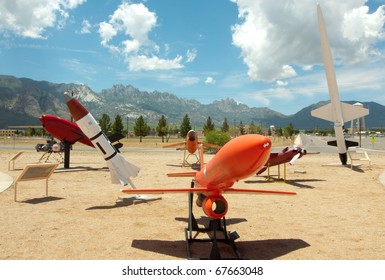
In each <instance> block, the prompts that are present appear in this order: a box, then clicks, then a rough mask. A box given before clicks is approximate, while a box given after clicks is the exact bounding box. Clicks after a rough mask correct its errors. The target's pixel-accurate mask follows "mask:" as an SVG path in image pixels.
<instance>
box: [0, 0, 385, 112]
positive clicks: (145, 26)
mask: <svg viewBox="0 0 385 280" xmlns="http://www.w3.org/2000/svg"><path fill="white" fill-rule="evenodd" d="M317 3H319V4H320V5H321V8H322V11H323V15H324V19H325V24H326V29H327V32H328V35H329V41H330V45H331V50H332V55H333V60H334V63H335V71H336V76H337V82H338V87H339V92H340V99H341V100H342V101H343V100H346V101H350V100H356V101H361V102H367V101H374V102H378V103H380V104H382V105H385V91H384V88H385V29H384V23H385V0H371V1H363V0H344V1H334V0H282V1H268V0H184V1H181V0H161V1H160V0H146V1H134V0H133V1H129V0H105V1H96V0H93V1H92V0H13V1H9V0H0V74H1V75H13V76H16V77H26V78H30V79H34V80H38V81H41V80H45V81H49V82H54V83H78V84H86V85H88V86H89V87H90V88H91V89H92V90H93V91H95V92H101V91H102V90H103V89H108V88H111V87H112V86H113V85H116V84H123V85H132V86H134V87H136V88H138V89H139V90H142V91H149V92H152V91H159V92H168V93H172V94H175V95H176V96H178V97H180V98H188V99H196V100H198V101H199V102H201V103H203V104H208V103H212V102H213V101H215V100H221V99H226V98H233V99H234V100H236V101H237V102H240V103H244V104H246V105H248V106H250V107H268V108H270V109H272V110H275V111H277V112H280V113H283V114H285V115H290V114H294V113H296V112H298V111H299V110H300V109H302V108H304V107H306V106H309V105H311V104H314V103H317V102H319V101H325V100H329V95H328V91H327V83H326V79H325V73H324V69H323V62H322V53H321V49H320V41H319V33H318V25H317V24H318V23H317V15H316V5H317Z"/></svg>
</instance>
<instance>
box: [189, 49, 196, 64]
mask: <svg viewBox="0 0 385 280" xmlns="http://www.w3.org/2000/svg"><path fill="white" fill-rule="evenodd" d="M196 57H197V50H196V49H192V50H187V63H190V62H193V61H194V60H195V58H196Z"/></svg>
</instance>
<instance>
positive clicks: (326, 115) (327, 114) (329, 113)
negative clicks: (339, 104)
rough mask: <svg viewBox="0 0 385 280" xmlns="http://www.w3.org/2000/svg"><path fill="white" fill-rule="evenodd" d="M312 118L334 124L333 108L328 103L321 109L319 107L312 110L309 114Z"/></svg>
mask: <svg viewBox="0 0 385 280" xmlns="http://www.w3.org/2000/svg"><path fill="white" fill-rule="evenodd" d="M310 113H311V115H312V116H313V117H316V118H319V119H323V120H327V121H330V122H334V121H335V120H334V117H333V106H332V104H331V103H328V104H326V105H324V106H322V107H319V108H317V109H314V110H313V111H311V112H310Z"/></svg>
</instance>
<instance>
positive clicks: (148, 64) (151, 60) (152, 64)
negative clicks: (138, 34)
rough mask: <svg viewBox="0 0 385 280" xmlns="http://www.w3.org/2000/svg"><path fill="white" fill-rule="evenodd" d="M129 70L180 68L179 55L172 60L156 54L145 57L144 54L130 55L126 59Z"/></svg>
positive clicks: (180, 59)
mask: <svg viewBox="0 0 385 280" xmlns="http://www.w3.org/2000/svg"><path fill="white" fill-rule="evenodd" d="M127 60H128V61H127V62H128V64H129V70H130V71H141V70H170V69H178V68H182V67H183V65H182V64H181V63H180V62H181V61H182V57H181V56H177V57H176V58H175V59H174V60H167V59H161V58H159V57H157V56H152V57H147V56H144V55H137V56H136V55H135V56H130V57H128V59H127Z"/></svg>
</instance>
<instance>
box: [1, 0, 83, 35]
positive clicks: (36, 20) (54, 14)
mask: <svg viewBox="0 0 385 280" xmlns="http://www.w3.org/2000/svg"><path fill="white" fill-rule="evenodd" d="M85 2H86V0H13V1H9V0H0V31H4V32H11V33H14V34H16V35H18V36H21V37H29V38H34V39H42V38H45V37H46V36H45V34H44V33H45V31H46V29H47V28H52V27H56V28H58V29H61V28H63V27H64V25H65V21H66V19H67V18H68V16H69V14H68V10H71V9H75V8H76V7H77V6H79V5H81V4H83V3H85Z"/></svg>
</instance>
